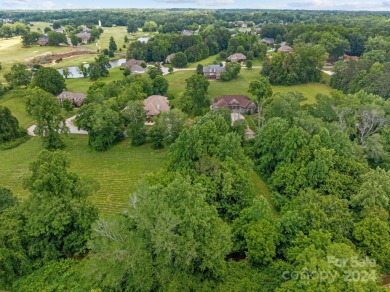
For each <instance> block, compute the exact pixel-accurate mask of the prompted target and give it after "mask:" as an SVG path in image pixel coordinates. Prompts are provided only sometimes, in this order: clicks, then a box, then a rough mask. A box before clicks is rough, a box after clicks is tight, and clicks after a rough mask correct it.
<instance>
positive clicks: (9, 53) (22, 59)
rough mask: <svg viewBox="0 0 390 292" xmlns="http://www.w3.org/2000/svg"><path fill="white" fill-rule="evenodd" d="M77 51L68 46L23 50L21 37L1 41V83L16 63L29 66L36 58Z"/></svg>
mask: <svg viewBox="0 0 390 292" xmlns="http://www.w3.org/2000/svg"><path fill="white" fill-rule="evenodd" d="M74 50H75V49H74V48H72V47H68V46H60V47H40V46H38V45H36V46H32V47H30V48H23V47H22V44H21V38H20V37H13V38H10V39H1V40H0V62H1V64H2V70H1V71H0V82H2V81H3V82H5V81H4V80H2V75H3V74H4V73H5V72H7V71H8V70H9V68H10V67H11V66H12V65H13V64H15V63H23V64H28V63H30V62H31V60H32V59H33V58H34V57H37V56H39V55H45V54H51V53H53V54H54V53H67V52H71V51H74Z"/></svg>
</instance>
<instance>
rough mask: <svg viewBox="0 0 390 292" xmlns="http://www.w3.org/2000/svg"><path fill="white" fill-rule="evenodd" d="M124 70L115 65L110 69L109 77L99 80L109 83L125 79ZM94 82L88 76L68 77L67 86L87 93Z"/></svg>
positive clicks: (74, 90) (71, 89) (75, 90)
mask: <svg viewBox="0 0 390 292" xmlns="http://www.w3.org/2000/svg"><path fill="white" fill-rule="evenodd" d="M123 78H124V76H123V71H122V70H120V67H115V68H113V69H111V70H110V74H109V75H108V76H107V77H102V78H100V79H99V81H103V82H106V83H109V82H111V81H114V80H121V79H123ZM93 83H94V81H91V80H90V79H89V78H88V77H87V78H73V79H72V78H69V79H66V88H67V89H68V90H69V91H72V92H82V93H87V90H88V88H89V87H90V86H91V85H92V84H93Z"/></svg>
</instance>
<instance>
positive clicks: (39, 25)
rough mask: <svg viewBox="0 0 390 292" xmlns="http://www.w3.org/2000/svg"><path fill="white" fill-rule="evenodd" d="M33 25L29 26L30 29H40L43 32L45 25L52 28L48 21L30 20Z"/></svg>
mask: <svg viewBox="0 0 390 292" xmlns="http://www.w3.org/2000/svg"><path fill="white" fill-rule="evenodd" d="M30 23H31V24H32V25H33V26H30V28H31V31H40V32H42V33H43V32H44V29H45V27H50V28H51V29H53V26H52V24H51V23H50V22H43V21H32V22H30Z"/></svg>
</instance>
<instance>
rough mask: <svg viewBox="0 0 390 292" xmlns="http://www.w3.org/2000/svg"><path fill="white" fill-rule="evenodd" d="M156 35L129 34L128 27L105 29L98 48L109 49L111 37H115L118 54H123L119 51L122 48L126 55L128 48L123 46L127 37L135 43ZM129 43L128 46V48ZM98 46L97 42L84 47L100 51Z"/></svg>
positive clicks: (140, 32)
mask: <svg viewBox="0 0 390 292" xmlns="http://www.w3.org/2000/svg"><path fill="white" fill-rule="evenodd" d="M155 34H156V33H145V32H142V31H139V32H136V33H134V34H129V33H128V32H127V27H126V26H116V27H103V33H102V34H101V35H100V39H99V40H98V43H97V44H98V46H100V47H101V48H102V49H108V45H109V43H110V37H113V38H114V40H115V43H116V45H117V47H118V51H117V53H121V52H120V51H119V48H122V53H126V51H127V48H123V44H125V41H124V39H125V36H127V38H128V39H129V42H134V41H136V40H137V39H138V38H140V37H152V36H153V35H155ZM127 45H128V43H127V44H126V46H127ZM98 46H96V42H95V43H92V44H88V45H83V47H84V48H89V49H93V50H96V49H98Z"/></svg>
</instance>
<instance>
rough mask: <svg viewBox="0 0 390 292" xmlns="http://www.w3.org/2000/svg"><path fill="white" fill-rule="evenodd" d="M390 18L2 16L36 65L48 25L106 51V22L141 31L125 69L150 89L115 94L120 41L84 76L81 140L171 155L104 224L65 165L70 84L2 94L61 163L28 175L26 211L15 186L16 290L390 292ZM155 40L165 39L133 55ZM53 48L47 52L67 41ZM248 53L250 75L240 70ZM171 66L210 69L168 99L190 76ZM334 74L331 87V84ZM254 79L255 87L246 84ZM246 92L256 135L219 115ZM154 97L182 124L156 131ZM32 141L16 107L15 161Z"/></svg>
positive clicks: (166, 121)
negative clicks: (216, 89) (240, 88)
mask: <svg viewBox="0 0 390 292" xmlns="http://www.w3.org/2000/svg"><path fill="white" fill-rule="evenodd" d="M389 16H390V13H388V12H341V11H340V12H335V11H326V12H325V11H299V10H296V11H256V10H192V9H183V10H181V9H172V10H96V11H94V10H84V11H72V10H61V11H46V12H44V13H43V12H38V11H37V12H27V11H0V18H3V19H11V20H13V21H15V22H14V23H13V24H7V23H3V22H0V36H1V37H4V38H10V37H12V36H22V44H21V45H22V46H23V49H26V47H29V46H33V45H35V44H33V43H34V42H36V40H37V38H38V35H37V34H36V33H35V34H34V32H31V26H30V23H31V22H32V21H50V22H51V23H52V28H53V29H55V28H59V27H61V26H64V27H65V26H68V29H69V28H73V29H75V30H74V31H73V33H71V35H70V36H71V37H72V36H73V37H75V34H76V33H77V32H79V30H80V29H79V28H78V27H80V26H81V25H87V26H89V27H90V28H92V30H94V32H93V33H92V34H95V36H94V37H95V38H98V37H99V35H100V34H101V33H102V32H103V29H101V28H100V29H98V28H96V25H97V23H98V21H101V22H102V25H103V26H105V27H112V25H113V24H115V25H116V26H123V27H125V30H126V32H127V33H126V34H127V35H126V38H125V46H123V49H124V50H123V55H124V53H126V55H127V59H128V60H129V59H135V60H133V61H134V62H140V63H138V64H141V65H139V67H140V68H141V69H144V70H145V72H144V74H137V73H134V72H132V71H131V70H130V68H122V69H124V70H122V71H119V70H118V72H119V73H120V74H116V75H115V76H116V77H115V78H116V79H115V80H113V79H110V81H107V78H108V76H110V74H111V72H112V71H111V70H110V67H111V65H110V63H109V61H110V57H109V54H110V53H111V54H112V55H114V56H115V54H118V53H119V52H118V51H119V49H122V48H120V47H121V45H119V46H118V45H117V43H119V41H118V40H117V39H114V37H112V36H111V37H110V38H109V41H108V43H107V45H108V46H109V47H107V48H108V49H107V51H106V52H105V51H102V52H99V53H101V54H98V55H96V57H95V56H94V57H93V61H92V62H91V63H90V64H89V67H88V68H86V67H84V65H83V64H81V65H80V66H79V71H80V72H81V73H82V74H83V75H84V79H82V81H83V80H84V81H85V82H90V86H89V87H88V89H87V90H86V91H85V92H84V93H86V96H85V99H84V100H83V105H82V106H81V107H80V108H78V109H76V110H75V113H74V115H76V118H75V120H74V125H75V127H78V128H79V129H82V130H86V131H88V138H86V140H85V145H86V144H88V146H86V147H88V151H89V152H96V153H99V155H100V154H103V153H104V151H106V152H107V153H108V155H110V153H112V152H110V151H111V150H113V148H114V147H116V146H118V145H122V147H123V148H122V149H124V150H123V151H130V150H129V149H132V148H137V149H138V148H141V147H149V148H145V149H147V150H145V151H147V153H148V155H150V156H152V155H153V153H154V152H152V149H163V148H165V151H166V157H165V160H164V162H163V163H162V167H161V168H156V169H155V171H154V173H152V174H144V173H143V175H142V176H140V177H139V178H138V183H137V187H136V188H134V189H133V190H131V188H128V189H127V190H128V194H127V195H128V199H127V200H126V210H125V211H124V212H119V211H118V212H117V213H114V214H109V215H107V214H103V213H101V212H98V209H97V208H96V207H95V206H94V203H93V201H92V200H90V199H89V197H90V196H91V195H92V194H94V193H96V192H97V191H98V190H99V183H104V182H98V181H97V180H95V179H94V178H92V177H84V176H81V175H78V174H76V173H74V172H73V168H72V164H71V159H70V157H69V154H67V153H66V152H65V151H67V146H69V145H67V143H69V144H70V143H72V142H69V141H71V139H72V138H70V140H69V139H68V140H65V136H64V135H62V134H67V133H68V131H69V129H68V126H67V124H66V123H65V116H64V115H66V116H67V117H70V114H69V112H67V111H66V109H67V107H70V109H69V111H72V110H73V104H72V103H70V105H69V104H68V105H66V103H59V102H58V100H57V98H56V97H55V96H57V95H58V94H59V93H61V92H62V90H64V89H66V87H67V82H66V81H67V80H65V79H64V78H63V76H62V75H61V74H60V73H59V72H58V71H57V70H55V69H54V68H51V67H39V69H37V70H36V72H34V73H32V72H31V71H30V70H28V67H27V66H26V65H25V64H14V65H12V66H11V67H10V68H9V70H8V71H7V72H6V73H4V78H5V81H6V84H5V85H4V91H6V92H8V93H14V94H15V95H18V97H19V98H20V99H22V100H23V102H24V104H23V105H24V106H25V109H22V110H20V111H25V112H26V113H27V114H28V115H29V117H30V118H32V119H33V120H34V123H35V130H34V133H35V134H36V135H37V136H39V138H34V139H39V140H40V141H41V142H42V145H41V147H42V148H45V149H44V150H42V149H41V151H40V153H39V154H38V155H37V157H36V158H35V159H34V160H32V162H31V163H30V164H29V169H28V171H27V173H26V171H25V172H23V173H22V172H21V174H18V175H19V177H20V178H19V179H20V180H22V184H23V188H24V191H25V192H26V194H25V196H24V197H23V199H19V198H20V196H19V194H17V193H13V192H12V191H11V190H9V189H8V188H3V187H2V182H1V181H0V226H1V228H0V290H1V289H6V290H10V291H89V290H91V291H92V290H94V291H95V290H96V291H381V287H382V286H383V284H384V283H382V276H385V275H389V274H390V225H389V223H390V221H389V215H390V213H389V212H390V155H389V153H390V152H389V151H390V127H389V119H390V103H389V99H388V98H389V96H390V85H389V84H390V83H389V81H390V80H389V78H390V26H389V25H390V24H389V22H388V20H387V18H388V17H389ZM241 22H242V23H243V24H245V27H243V26H242V24H239V23H241ZM49 29H51V28H49ZM242 29H244V30H242ZM139 30H142V31H143V32H148V33H153V35H152V36H151V37H150V39H148V41H146V42H141V41H138V40H136V39H135V40H133V41H131V42H130V41H129V39H128V37H131V36H132V35H133V34H134V33H136V32H138V31H139ZM183 30H185V31H188V32H190V33H183ZM47 33H48V34H49V40H50V38H51V39H52V41H53V42H54V43H50V44H49V45H54V46H56V45H58V44H59V43H61V42H63V41H64V40H63V39H62V40H57V41H55V40H56V35H55V34H56V33H53V32H50V31H49V30H47ZM107 39H108V38H107ZM93 40H94V39H93ZM71 42H72V44H73V41H71ZM79 42H80V40H78V39H76V40H75V43H77V44H78V43H79ZM125 48H126V49H125ZM281 48H282V50H280V49H281ZM283 48H284V50H283ZM286 48H287V49H286ZM290 49H291V50H290ZM105 53H107V54H105ZM236 53H237V54H241V55H244V57H245V59H244V60H238V61H237V62H236V61H231V60H228V56H229V55H233V54H236ZM172 54H174V55H172ZM168 56H171V57H172V58H171V60H169V61H168V60H167V57H168ZM210 56H215V59H213V60H215V63H216V66H217V67H221V66H222V65H220V63H224V64H223V65H224V72H222V73H221V76H220V80H212V81H210V80H209V79H210V78H208V77H207V76H206V75H204V74H203V72H204V71H203V69H204V66H203V65H201V64H199V65H198V67H197V68H196V69H195V68H194V67H196V64H197V63H198V62H201V61H202V60H204V59H206V58H208V57H210ZM228 61H231V62H228ZM141 62H142V63H141ZM249 62H250V63H249ZM252 62H253V63H255V66H256V67H255V66H254V67H253V68H252ZM165 63H170V64H171V65H172V66H174V67H175V70H176V69H177V68H185V67H187V66H188V64H189V63H195V65H192V66H193V67H191V68H192V69H193V70H192V71H193V72H190V73H191V75H190V74H189V75H186V76H189V77H188V78H183V79H181V80H182V81H180V82H182V83H183V91H180V92H178V93H177V92H175V93H174V94H173V93H169V89H170V87H171V86H172V85H171V84H172V79H173V78H171V79H169V78H167V77H166V76H164V75H163V74H165V75H168V74H173V75H172V76H176V75H174V74H176V73H173V68H172V67H169V68H170V69H169V71H168V67H165V68H162V66H163V65H165ZM260 65H261V66H260ZM137 66H138V65H137ZM324 66H328V67H326V68H325V69H326V70H328V69H329V70H332V72H333V75H332V76H328V79H327V80H326V79H325V78H324V77H323V72H321V70H324ZM260 67H261V69H260ZM191 68H187V69H191ZM163 69H166V70H167V71H168V72H169V73H168V72H163ZM255 70H256V72H255V73H254V75H255V77H254V78H252V77H251V79H250V81H248V80H246V79H245V78H246V77H245V78H244V77H242V72H243V71H246V72H250V71H255ZM118 72H117V73H118ZM118 76H120V77H118ZM245 76H247V75H245ZM66 77H67V76H66ZM87 80H88V81H87ZM168 80H171V81H170V82H169V81H168ZM234 80H239V82H247V83H248V85H247V87H246V88H245V91H244V92H232V94H242V95H247V94H248V95H249V97H248V102H251V103H252V106H253V111H252V112H248V113H244V112H242V116H243V119H241V120H234V119H233V117H235V116H237V115H238V113H241V112H239V110H238V106H237V105H236V104H235V106H236V107H235V108H233V110H231V109H230V110H229V109H227V108H228V107H227V108H223V107H220V108H213V109H212V110H210V106H211V105H212V103H213V101H212V98H216V96H212V95H211V94H210V93H209V91H210V88H211V86H210V85H211V84H217V85H218V86H221V87H223V86H229V85H230V84H231V83H230V82H233V81H234ZM320 82H322V83H326V82H328V83H329V85H330V86H331V87H332V88H333V89H334V90H333V91H331V93H330V94H320V93H319V92H315V98H314V100H313V101H309V100H308V99H307V98H305V97H304V95H303V94H302V93H300V92H291V91H290V90H288V89H289V87H288V86H292V85H300V84H306V83H314V84H317V86H319V85H323V84H320ZM275 85H276V87H272V86H275ZM282 86H283V89H287V90H280V88H282ZM234 90H235V89H234ZM1 94H2V91H1ZM153 95H157V96H159V97H161V98H165V100H166V102H167V104H168V103H169V106H170V107H171V108H170V109H171V110H170V111H165V112H161V113H160V114H159V115H158V116H157V117H150V116H147V115H146V113H145V107H146V106H145V103H144V101H145V100H146V99H147V98H148V97H150V96H153ZM160 95H161V96H160ZM162 95H166V96H167V97H165V96H162ZM236 98H237V99H239V98H238V97H236ZM249 98H250V99H249ZM0 100H1V99H0ZM234 102H235V103H237V104H238V103H239V102H238V101H237V100H236V99H235V101H234ZM160 106H161V104H158V105H157V106H156V108H157V109H158V110H160V109H161V108H160ZM16 114H19V115H20V112H17V113H16ZM247 121H251V122H252V123H248V124H247ZM250 128H251V129H250ZM252 129H253V130H254V131H253V137H247V135H246V134H247V131H248V130H251V131H252ZM26 139H27V138H26V131H25V130H24V129H22V128H21V127H20V125H19V121H18V119H17V118H16V117H15V116H14V115H13V113H12V112H11V110H10V109H9V108H7V107H3V106H0V151H3V149H8V148H15V147H20V146H18V145H19V144H20V143H23V142H24V141H25V140H26ZM65 141H68V142H65ZM125 143H127V144H125ZM3 145H5V146H4V147H3ZM72 147H73V148H77V147H79V145H78V146H75V145H72ZM59 149H61V150H59ZM101 157H103V156H99V158H98V159H97V160H96V161H98V160H99V159H102V158H101ZM136 159H138V157H136ZM95 163H96V162H95ZM115 166H116V165H115ZM71 170H72V171H71ZM88 170H89V169H88V168H85V169H84V168H83V171H85V172H88ZM102 171H103V172H104V171H106V170H104V169H102ZM145 173H146V172H145ZM126 175H128V174H126ZM256 179H257V180H256ZM259 181H261V183H262V184H264V185H265V186H263V187H261V186H260V187H259V184H260V183H259ZM256 182H257V183H256ZM100 187H101V186H100ZM264 189H265V190H266V191H264ZM130 190H131V191H130ZM114 192H115V190H113V193H114ZM113 193H110V194H105V195H106V196H107V198H106V197H105V199H108V198H109V197H111V196H112V195H113Z"/></svg>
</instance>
